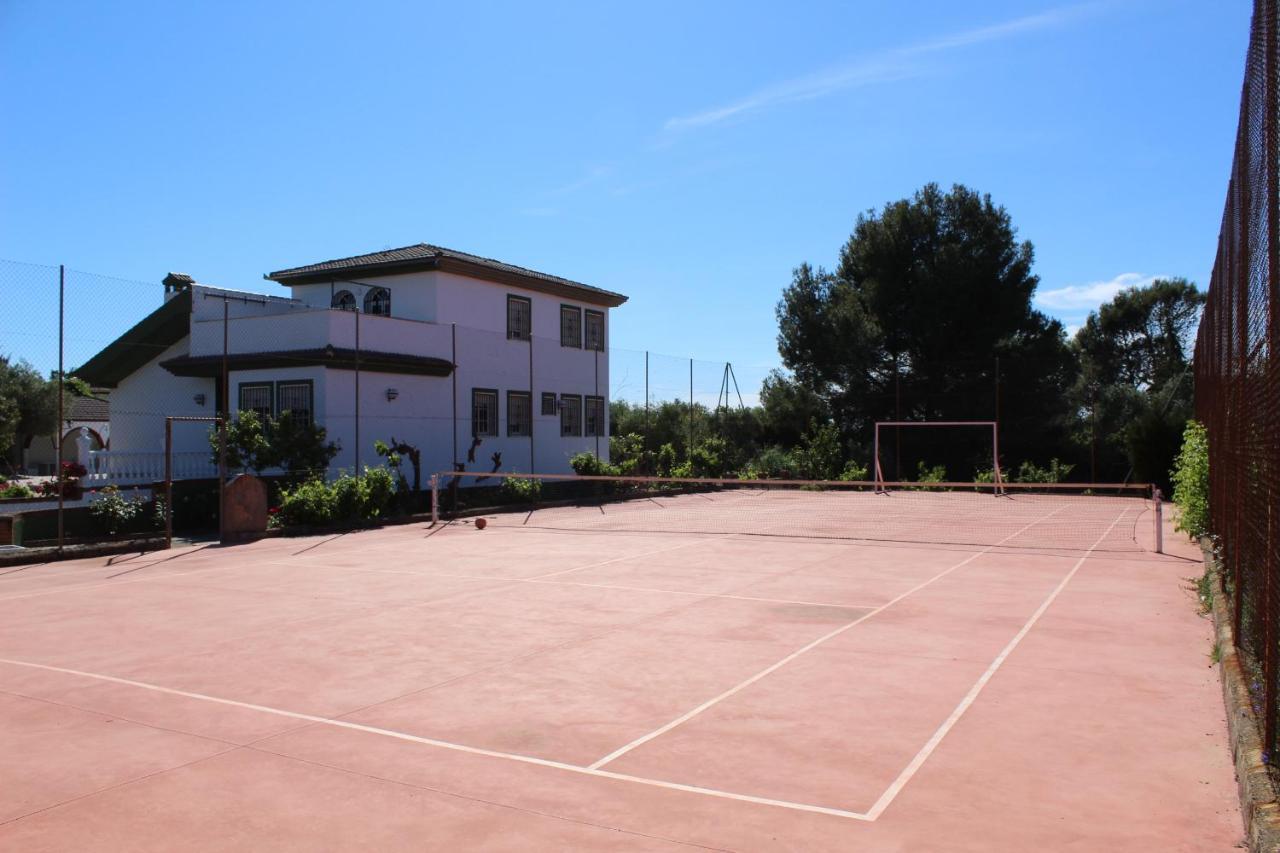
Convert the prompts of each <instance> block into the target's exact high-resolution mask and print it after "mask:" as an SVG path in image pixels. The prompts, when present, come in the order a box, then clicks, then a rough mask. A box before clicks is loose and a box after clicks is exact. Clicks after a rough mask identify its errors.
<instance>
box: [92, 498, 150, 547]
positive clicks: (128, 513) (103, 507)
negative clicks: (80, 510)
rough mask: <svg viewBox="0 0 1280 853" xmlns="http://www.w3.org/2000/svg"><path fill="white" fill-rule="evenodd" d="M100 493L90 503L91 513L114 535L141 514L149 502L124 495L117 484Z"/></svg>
mask: <svg viewBox="0 0 1280 853" xmlns="http://www.w3.org/2000/svg"><path fill="white" fill-rule="evenodd" d="M98 495H99V497H98V499H97V500H95V501H94V502H93V503H91V504H89V514H90V515H92V516H93V517H94V518H96V519H97V520H98V522H99V523H100V524H101V525H102V526H103V529H105V530H106V531H107V533H109V534H110V535H112V536H115V535H117V534H119V533H120V531H122V530H123V529H124V528H126V527H128V526H129V524H130V523H131V522H133V520H134V519H136V518H137V517H138V516H140V515H141V514H142V510H143V507H144V506H145V505H146V503H147V501H146V500H144V499H141V498H126V497H124V496H123V495H121V494H120V490H119V489H118V488H116V487H115V486H107V487H105V488H103V489H102V490H101V491H100V492H99V493H98Z"/></svg>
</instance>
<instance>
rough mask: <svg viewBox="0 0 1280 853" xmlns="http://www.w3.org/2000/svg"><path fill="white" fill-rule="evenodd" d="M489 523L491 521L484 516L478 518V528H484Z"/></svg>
mask: <svg viewBox="0 0 1280 853" xmlns="http://www.w3.org/2000/svg"><path fill="white" fill-rule="evenodd" d="M488 525H489V522H487V521H485V520H484V519H483V518H477V519H476V530H484V529H485V527H487V526H488Z"/></svg>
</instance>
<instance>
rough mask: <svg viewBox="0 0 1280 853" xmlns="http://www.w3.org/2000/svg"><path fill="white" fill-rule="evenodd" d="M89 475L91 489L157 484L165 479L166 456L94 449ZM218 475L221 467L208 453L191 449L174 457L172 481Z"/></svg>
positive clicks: (141, 452)
mask: <svg viewBox="0 0 1280 853" xmlns="http://www.w3.org/2000/svg"><path fill="white" fill-rule="evenodd" d="M84 466H85V468H87V469H88V473H87V474H86V475H85V476H84V477H83V478H82V482H83V483H84V485H85V486H86V487H88V488H91V489H92V488H97V487H99V486H111V485H115V486H121V485H134V484H138V483H158V482H161V481H163V480H164V453H163V452H155V451H146V452H143V451H131V450H92V451H90V452H89V461H88V462H86V463H84ZM216 476H218V466H217V465H215V464H214V463H213V461H212V460H211V459H210V458H209V452H208V451H207V450H190V451H182V452H177V453H174V454H173V479H175V480H193V479H203V478H207V477H216Z"/></svg>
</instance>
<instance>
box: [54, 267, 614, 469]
mask: <svg viewBox="0 0 1280 853" xmlns="http://www.w3.org/2000/svg"><path fill="white" fill-rule="evenodd" d="M266 278H268V279H269V280H272V281H275V282H277V283H279V284H281V285H283V286H284V287H286V288H288V290H289V293H290V295H289V296H288V297H267V296H262V295H259V294H252V293H244V292H237V291H229V290H224V289H220V288H213V287H208V286H205V285H201V284H198V283H196V282H194V281H193V280H192V279H191V278H190V277H189V276H184V275H181V274H170V275H169V276H168V277H167V278H166V279H165V302H164V304H163V305H162V306H161V308H159V309H157V310H156V311H154V312H152V314H151V315H149V316H148V317H147V318H145V319H144V320H143V321H142V322H140V323H139V324H138V325H137V326H135V327H134V328H133V329H130V330H129V331H128V332H126V333H125V334H124V335H122V336H121V338H120V339H118V340H117V341H115V342H114V343H112V344H111V345H110V346H108V347H107V348H106V349H104V350H103V351H102V352H100V353H99V354H98V355H96V356H94V358H93V359H91V360H90V361H89V362H87V363H86V364H85V365H83V366H82V367H80V368H79V369H78V370H77V371H76V375H78V376H80V377H82V378H84V379H85V380H86V381H88V382H90V383H91V384H92V385H93V386H94V387H95V388H99V389H103V390H105V391H106V392H107V394H108V399H109V401H110V407H111V425H112V426H111V428H112V435H111V448H110V451H108V452H106V453H102V454H97V456H98V458H97V460H96V464H95V467H96V469H97V471H96V472H95V473H96V475H97V477H98V479H99V480H100V481H107V480H115V481H125V480H129V479H132V480H134V481H140V480H147V479H158V477H155V476H153V475H155V474H156V473H157V472H158V473H159V474H160V475H162V474H163V450H164V440H165V439H164V430H165V426H164V424H165V416H187V417H210V416H213V415H216V414H218V413H219V412H221V411H224V410H229V411H230V412H231V413H232V414H233V415H234V413H235V412H237V411H240V410H255V411H258V412H259V413H261V414H263V415H272V416H278V415H279V414H280V413H281V412H282V411H284V410H286V409H287V410H290V411H292V412H293V413H294V415H295V416H300V417H303V418H306V419H308V420H312V421H314V422H316V423H318V424H320V425H322V426H324V428H325V429H326V431H327V433H328V435H327V437H328V439H329V440H331V441H334V442H336V443H337V444H338V446H339V448H340V450H339V452H338V455H337V456H336V457H335V458H334V461H333V463H332V465H331V467H330V472H329V473H330V476H332V475H334V474H335V473H336V472H337V471H340V470H351V469H353V468H354V467H355V466H356V465H357V463H358V464H359V465H360V466H365V465H376V464H379V463H380V462H381V460H380V459H379V458H378V456H377V455H376V453H375V451H374V444H375V442H376V441H379V440H381V441H383V442H386V443H388V444H390V443H392V441H393V439H394V440H395V441H396V442H400V443H405V444H408V445H411V446H414V447H417V448H418V449H419V450H420V452H421V460H422V466H421V467H422V471H423V474H424V476H425V475H426V474H428V473H431V472H436V471H451V470H459V469H461V470H466V471H484V472H491V471H492V472H521V473H549V474H559V473H568V472H570V471H571V470H572V469H571V468H570V466H569V459H570V457H572V456H573V455H574V454H576V453H580V452H583V451H588V452H592V453H595V454H596V455H598V456H599V457H600V458H601V459H607V458H608V452H609V451H608V447H609V442H608V435H609V407H608V388H609V357H608V348H607V341H608V334H609V309H610V308H614V307H617V306H619V305H621V304H622V303H623V302H625V300H626V297H624V296H622V295H620V294H617V293H613V292H610V291H606V290H601V289H599V288H595V287H591V286H589V285H585V284H581V283H578V282H573V281H569V280H567V279H562V278H558V277H555V276H550V275H547V274H544V273H538V272H534V271H532V270H527V269H523V268H520V267H515V266H512V265H510V264H505V263H502V262H499V261H493V260H491V259H487V258H481V257H478V256H474V255H469V254H466V253H462V252H456V251H453V250H449V249H443V248H441V247H437V246H430V245H427V244H419V245H416V246H410V247H405V248H403V249H395V250H389V251H385V252H377V253H373V254H370V255H362V256H357V257H353V258H344V259H340V260H334V261H326V262H323V263H319V264H312V265H308V266H303V267H294V268H291V269H286V270H280V271H277V272H274V273H270V274H268V275H267V276H266ZM224 371H225V376H226V387H225V389H224V388H223V376H224ZM224 395H225V397H226V398H227V399H226V400H224ZM206 433H207V426H204V425H200V424H191V425H186V424H183V425H181V428H175V430H174V433H173V441H174V450H175V465H176V467H177V469H178V471H179V474H184V473H185V474H187V475H188V476H197V475H199V474H203V473H205V471H204V470H203V469H202V467H201V466H204V468H207V467H208V464H209V463H208V459H209V452H208V440H207V437H206ZM148 460H151V461H148ZM157 466H158V467H157ZM406 467H407V466H406ZM197 472H198V473H197ZM91 476H92V475H91Z"/></svg>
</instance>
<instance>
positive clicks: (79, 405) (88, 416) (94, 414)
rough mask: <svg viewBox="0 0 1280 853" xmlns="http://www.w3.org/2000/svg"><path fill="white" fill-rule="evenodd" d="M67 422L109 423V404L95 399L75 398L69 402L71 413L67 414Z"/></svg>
mask: <svg viewBox="0 0 1280 853" xmlns="http://www.w3.org/2000/svg"><path fill="white" fill-rule="evenodd" d="M67 420H69V421H109V420H111V404H110V403H108V402H107V401H106V400H99V399H98V398H97V397H75V398H73V399H72V400H71V411H70V412H68V413H67Z"/></svg>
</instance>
